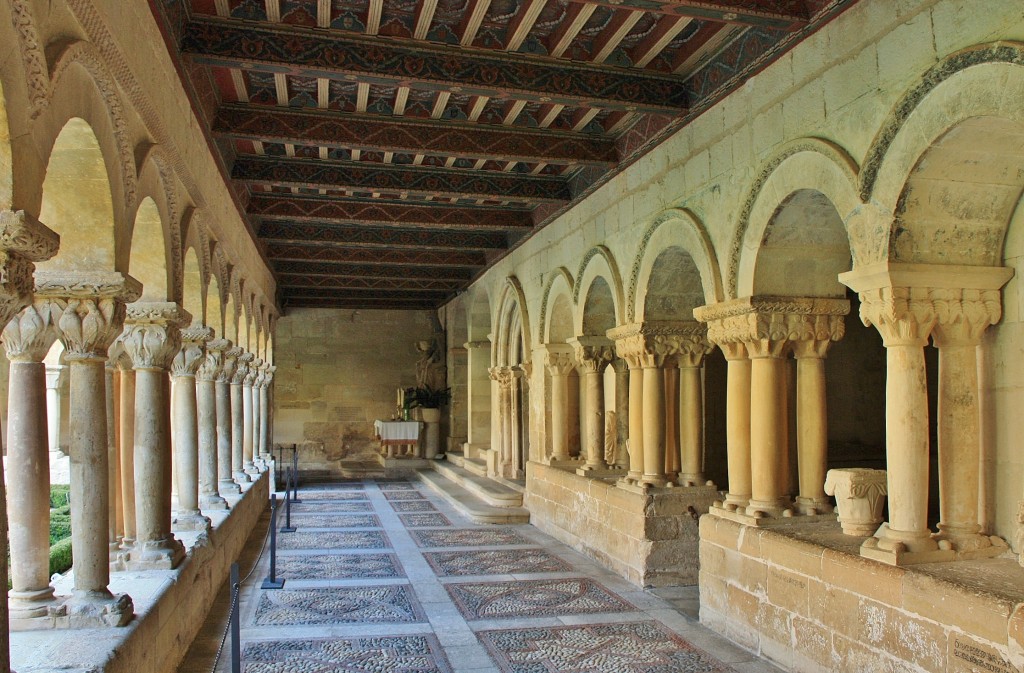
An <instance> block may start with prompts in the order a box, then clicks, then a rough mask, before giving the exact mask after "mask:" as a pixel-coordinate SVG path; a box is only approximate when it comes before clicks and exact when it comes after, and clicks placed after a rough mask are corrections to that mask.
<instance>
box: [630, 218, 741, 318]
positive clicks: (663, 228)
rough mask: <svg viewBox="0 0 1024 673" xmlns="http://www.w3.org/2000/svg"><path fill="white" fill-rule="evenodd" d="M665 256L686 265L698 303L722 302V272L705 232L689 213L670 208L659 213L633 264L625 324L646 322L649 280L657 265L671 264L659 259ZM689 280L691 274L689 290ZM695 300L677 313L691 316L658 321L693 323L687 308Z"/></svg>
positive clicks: (691, 315)
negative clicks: (699, 301) (694, 285)
mask: <svg viewBox="0 0 1024 673" xmlns="http://www.w3.org/2000/svg"><path fill="white" fill-rule="evenodd" d="M665 254H668V255H669V257H672V258H673V260H676V261H678V263H679V264H686V265H687V266H686V269H687V270H688V271H690V270H692V271H693V272H695V274H696V280H697V282H698V285H697V287H698V289H699V291H700V293H701V295H702V296H701V297H700V299H701V300H702V301H703V302H704V303H707V304H710V303H714V302H718V301H722V300H723V299H724V291H723V288H722V278H721V272H720V270H719V268H718V260H717V258H716V257H715V254H714V250H713V249H712V247H711V239H710V237H709V236H708V233H707V230H706V229H705V228H704V225H703V224H701V222H700V220H698V219H697V217H696V216H695V215H693V213H691V212H690V211H688V210H684V209H677V208H673V209H671V210H668V211H665V212H664V213H661V214H660V215H659V216H658V217H657V218H655V220H654V222H653V223H652V224H651V226H650V227H648V229H647V232H646V234H645V235H644V238H643V242H642V243H641V245H640V250H639V252H638V253H637V257H636V260H635V261H634V262H633V270H632V273H631V277H630V288H629V298H630V306H629V307H628V309H627V321H630V322H635V321H640V320H644V319H645V318H644V316H645V314H646V313H647V311H648V308H647V298H648V296H649V294H650V288H651V279H652V276H654V277H656V268H657V267H658V266H659V265H660V264H664V263H666V262H669V261H670V260H669V258H668V257H662V256H663V255H665ZM659 260H660V261H659ZM687 260H688V261H687ZM692 276H693V274H691V278H690V281H689V283H687V284H686V285H688V286H690V287H693V280H694V278H693V277H692ZM684 287H685V286H684ZM687 292H689V291H687ZM655 296H660V295H655ZM695 300H696V299H695V298H691V300H690V301H688V302H686V303H687V307H688V308H687V307H684V308H682V309H680V310H681V311H682V312H683V313H686V311H687V310H689V311H690V312H689V313H686V315H678V316H676V317H674V318H661V319H674V320H690V319H692V318H693V314H692V308H693V307H689V304H692V303H693V301H695ZM662 312H663V313H664V312H666V311H662Z"/></svg>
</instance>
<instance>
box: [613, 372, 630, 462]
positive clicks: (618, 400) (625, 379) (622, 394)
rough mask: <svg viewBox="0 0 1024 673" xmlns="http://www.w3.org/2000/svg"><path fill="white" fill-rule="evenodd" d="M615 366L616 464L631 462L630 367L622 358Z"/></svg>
mask: <svg viewBox="0 0 1024 673" xmlns="http://www.w3.org/2000/svg"><path fill="white" fill-rule="evenodd" d="M616 362H617V364H616V366H615V437H616V442H615V444H616V450H615V466H616V467H620V468H621V467H625V466H626V465H628V464H629V459H628V458H627V455H628V454H627V452H626V445H627V442H628V441H629V378H630V377H629V368H628V367H627V365H626V363H625V362H624V361H622V360H617V361H616Z"/></svg>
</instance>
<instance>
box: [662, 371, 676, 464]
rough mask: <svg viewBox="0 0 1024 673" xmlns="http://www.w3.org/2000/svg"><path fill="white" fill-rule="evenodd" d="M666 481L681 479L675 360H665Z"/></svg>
mask: <svg viewBox="0 0 1024 673" xmlns="http://www.w3.org/2000/svg"><path fill="white" fill-rule="evenodd" d="M664 370H665V371H664V376H665V468H664V469H665V479H666V480H668V481H669V482H672V483H675V481H676V479H678V478H679V368H678V367H677V366H676V363H675V358H674V357H670V358H666V359H665V366H664Z"/></svg>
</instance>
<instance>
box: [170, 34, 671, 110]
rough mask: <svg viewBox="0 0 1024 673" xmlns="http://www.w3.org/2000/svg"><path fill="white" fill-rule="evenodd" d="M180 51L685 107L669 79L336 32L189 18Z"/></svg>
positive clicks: (331, 71)
mask: <svg viewBox="0 0 1024 673" xmlns="http://www.w3.org/2000/svg"><path fill="white" fill-rule="evenodd" d="M181 51H182V52H183V53H186V54H190V55H191V56H192V58H193V59H195V60H196V61H198V62H200V63H204V64H207V65H214V66H221V67H229V68H242V69H247V70H250V71H256V72H265V73H269V74H274V73H287V74H292V75H299V76H303V77H311V78H316V77H323V78H327V79H335V80H338V81H343V82H352V81H357V82H362V83H371V82H372V83H374V84H385V85H391V86H411V87H413V88H420V89H429V90H434V91H448V92H460V93H462V94H468V95H471V96H480V97H488V98H499V99H503V100H505V99H518V100H526V101H529V102H537V103H561V104H563V105H570V106H573V107H578V106H581V105H585V106H591V107H600V108H607V109H616V110H618V109H625V110H631V111H632V110H636V111H647V112H662V113H664V112H666V111H672V112H681V111H683V110H685V109H686V107H687V92H686V89H685V87H683V86H682V80H681V79H680V78H679V77H676V76H675V75H666V74H662V73H655V72H652V71H642V72H637V71H629V70H626V69H623V68H615V67H611V66H604V65H599V64H593V63H577V62H570V61H564V60H559V59H552V58H547V57H538V56H533V55H524V54H513V53H506V52H491V51H488V50H483V49H476V50H458V51H452V50H451V49H450V48H445V47H444V46H442V45H433V44H427V43H412V42H409V41H399V40H388V41H377V40H372V39H368V38H366V37H365V36H361V35H350V34H346V33H344V32H342V31H329V32H324V31H318V30H316V29H309V28H295V27H285V26H274V27H269V26H264V25H260V26H252V25H247V24H242V23H240V22H238V21H224V20H221V19H216V18H213V17H206V18H198V17H196V18H194V19H193V20H192V21H191V22H190V23H189V24H188V25H187V27H186V29H185V33H184V37H183V39H182V43H181Z"/></svg>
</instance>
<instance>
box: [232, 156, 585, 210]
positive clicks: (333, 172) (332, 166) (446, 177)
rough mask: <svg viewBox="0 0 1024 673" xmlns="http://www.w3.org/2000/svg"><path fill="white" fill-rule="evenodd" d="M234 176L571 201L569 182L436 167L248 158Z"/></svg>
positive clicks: (242, 159) (287, 183) (266, 181)
mask: <svg viewBox="0 0 1024 673" xmlns="http://www.w3.org/2000/svg"><path fill="white" fill-rule="evenodd" d="M231 176H232V177H233V178H234V179H235V180H240V181H243V182H247V183H250V184H273V185H283V186H286V187H312V188H315V189H319V188H325V189H327V188H333V189H346V190H352V191H389V192H401V191H408V192H409V193H410V194H414V193H415V194H430V195H440V196H446V197H450V198H486V199H499V198H507V199H516V200H526V201H533V202H538V203H540V202H545V203H548V202H556V203H563V202H567V201H569V200H571V198H572V197H571V195H570V193H569V187H568V184H567V183H566V181H565V179H564V178H561V177H549V176H533V175H529V176H528V175H514V176H513V175H507V174H504V173H499V172H497V171H470V170H459V169H456V170H441V169H438V168H434V167H419V166H416V167H412V166H395V165H390V166H385V165H383V164H370V163H362V164H355V163H334V162H326V161H300V160H296V159H288V160H285V159H281V158H271V157H255V156H243V157H239V158H238V159H237V160H236V161H235V165H234V168H233V169H232V171H231Z"/></svg>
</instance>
